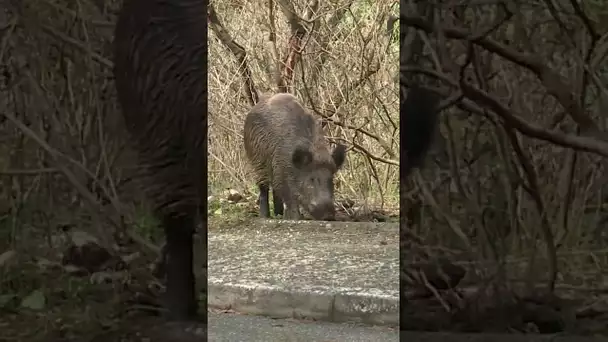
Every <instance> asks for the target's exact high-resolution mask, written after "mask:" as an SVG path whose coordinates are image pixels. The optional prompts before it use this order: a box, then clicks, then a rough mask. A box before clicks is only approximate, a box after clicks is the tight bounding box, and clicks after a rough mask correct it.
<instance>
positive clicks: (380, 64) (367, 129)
mask: <svg viewBox="0 0 608 342" xmlns="http://www.w3.org/2000/svg"><path fill="white" fill-rule="evenodd" d="M269 3H270V4H271V6H272V15H271V14H270V12H271V11H270V8H269V5H268V4H269ZM285 3H291V4H293V6H294V9H295V13H296V14H297V15H298V16H299V17H301V18H307V17H308V18H310V19H309V20H308V22H309V23H310V24H307V25H306V27H308V28H309V31H308V33H307V34H306V35H305V36H304V38H303V44H304V48H303V49H302V51H301V59H300V60H299V61H298V63H297V65H296V67H295V70H294V78H293V83H292V84H291V85H290V87H289V90H290V91H291V92H292V93H294V94H295V95H296V96H298V97H299V98H300V99H301V100H302V102H303V104H304V106H305V107H307V108H308V109H309V110H310V111H312V112H314V113H316V115H318V117H319V118H324V120H325V122H326V123H327V126H326V132H327V135H328V136H329V137H330V139H331V140H334V141H338V140H340V141H342V142H345V143H346V145H347V146H349V147H352V150H350V151H349V152H348V153H349V155H348V159H347V164H346V165H345V167H344V169H343V170H342V171H341V172H340V173H339V176H338V181H337V182H338V183H340V185H339V188H338V191H337V196H338V197H339V196H340V195H341V196H346V197H349V198H352V199H356V200H357V201H358V202H359V203H367V204H371V205H374V206H381V205H383V204H386V205H387V206H390V207H393V208H396V207H397V203H398V202H397V200H398V195H399V190H398V189H399V187H398V185H399V180H398V179H399V178H398V177H399V130H398V125H399V111H398V109H399V108H398V106H399V103H398V100H399V93H398V85H397V79H396V78H397V75H398V49H399V45H398V41H397V39H395V37H396V36H395V34H394V33H392V32H391V34H389V33H387V30H386V22H387V19H388V15H389V14H391V13H392V14H396V11H397V8H398V5H397V4H396V2H395V1H388V0H383V1H353V0H339V1H331V2H325V1H322V2H320V3H317V2H314V1H309V0H299V1H293V2H289V1H270V2H262V3H260V2H255V1H212V3H211V4H212V6H214V8H215V10H216V12H217V15H218V17H219V19H220V21H221V23H222V24H223V25H224V26H225V28H226V30H227V32H228V33H229V34H230V36H231V37H232V38H233V39H234V41H235V42H237V43H238V44H239V45H241V46H242V47H243V48H244V50H245V51H246V53H247V57H246V62H247V66H248V69H249V71H250V73H251V80H252V81H253V83H254V84H255V87H256V89H257V91H258V92H260V93H262V94H263V93H275V92H277V90H278V87H277V76H276V75H277V70H278V69H279V70H280V69H282V66H281V64H280V63H281V62H280V61H282V60H283V58H284V57H285V54H286V51H288V47H289V40H290V37H291V31H290V26H289V24H288V22H287V21H286V19H285V16H284V15H283V12H282V11H281V6H283V5H282V4H285ZM315 4H317V5H318V7H317V8H316V11H315V10H311V7H314V6H315ZM273 32H276V40H275V41H273V40H271V39H270V38H271V37H272V33H273ZM237 60H238V59H237V58H235V56H234V55H233V54H232V53H231V52H230V50H229V49H228V48H227V47H226V45H225V44H223V43H222V41H220V39H218V36H217V34H216V33H215V32H213V30H212V29H210V30H209V78H208V79H209V158H208V160H209V191H210V192H214V191H217V190H220V189H223V188H225V187H234V188H241V189H244V190H249V191H252V192H253V193H256V192H257V189H256V188H255V182H254V179H253V177H252V174H251V168H250V166H249V165H248V163H247V160H246V157H245V154H244V151H243V142H242V129H243V123H244V118H245V115H246V113H247V111H248V110H249V108H250V107H251V104H250V102H249V99H248V96H247V92H246V91H245V90H244V89H243V84H244V77H243V75H242V73H241V71H240V69H239V68H240V67H241V65H240V64H239V63H238V62H237Z"/></svg>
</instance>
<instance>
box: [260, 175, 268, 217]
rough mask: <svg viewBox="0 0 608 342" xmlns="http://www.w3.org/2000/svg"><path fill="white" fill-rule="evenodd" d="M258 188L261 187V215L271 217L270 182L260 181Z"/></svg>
mask: <svg viewBox="0 0 608 342" xmlns="http://www.w3.org/2000/svg"><path fill="white" fill-rule="evenodd" d="M258 188H259V189H260V197H259V199H258V201H259V204H260V217H264V218H268V217H270V204H269V203H268V191H269V190H270V188H269V186H268V184H265V183H259V184H258Z"/></svg>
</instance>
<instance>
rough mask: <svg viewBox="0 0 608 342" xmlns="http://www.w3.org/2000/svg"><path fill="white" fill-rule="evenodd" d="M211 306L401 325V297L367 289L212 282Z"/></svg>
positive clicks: (330, 319)
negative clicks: (285, 286)
mask: <svg viewBox="0 0 608 342" xmlns="http://www.w3.org/2000/svg"><path fill="white" fill-rule="evenodd" d="M207 289H208V292H207V300H208V306H209V307H211V308H215V309H222V310H234V311H237V312H241V313H247V314H254V315H263V316H271V317H274V318H299V319H313V320H319V321H330V322H355V323H364V324H370V325H384V326H395V327H396V326H398V325H399V297H396V296H392V295H387V294H384V293H380V291H377V292H378V293H375V292H376V291H370V290H365V289H345V288H323V287H310V288H305V287H303V288H298V289H287V288H281V287H278V286H269V285H265V284H227V283H222V282H217V281H212V280H210V281H209V282H208V288H207Z"/></svg>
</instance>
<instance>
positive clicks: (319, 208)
mask: <svg viewBox="0 0 608 342" xmlns="http://www.w3.org/2000/svg"><path fill="white" fill-rule="evenodd" d="M308 212H310V215H312V217H313V218H314V219H315V220H320V221H333V220H334V219H335V207H334V201H332V200H331V199H327V200H322V201H312V202H311V203H310V205H309V208H308Z"/></svg>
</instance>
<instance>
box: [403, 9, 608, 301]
mask: <svg viewBox="0 0 608 342" xmlns="http://www.w3.org/2000/svg"><path fill="white" fill-rule="evenodd" d="M591 5H592V4H589V6H591ZM446 6H447V5H446ZM579 6H580V5H577V2H568V3H566V2H559V1H558V2H552V1H547V2H539V3H525V4H524V3H518V5H517V6H514V7H511V6H503V5H501V4H498V3H483V2H481V3H475V4H473V3H472V2H471V3H469V2H462V3H460V4H459V5H455V7H449V8H448V7H444V5H437V6H435V5H432V4H430V3H429V4H427V5H422V4H420V5H418V11H416V10H415V9H410V8H408V9H407V10H406V11H404V14H402V17H401V22H402V24H404V25H406V26H408V27H409V32H408V35H410V38H411V39H409V40H406V41H408V42H410V43H411V44H410V45H407V46H404V49H406V50H415V49H416V46H415V44H416V43H419V44H421V45H423V46H424V49H422V50H423V51H424V53H425V58H423V59H422V60H423V62H419V61H420V59H419V60H417V61H414V60H413V59H412V61H410V62H408V65H407V66H406V68H405V69H407V70H409V72H408V73H407V74H406V75H407V77H406V78H410V79H415V78H416V77H423V78H425V79H426V81H425V82H427V83H433V82H434V83H435V84H438V86H435V89H436V90H437V91H438V92H440V93H442V94H443V95H444V96H445V98H447V100H446V105H447V109H446V110H445V111H444V115H443V122H442V127H441V131H442V134H441V137H440V138H441V139H439V142H438V145H437V147H436V149H435V153H434V157H435V161H436V164H437V165H438V167H429V168H427V169H426V170H425V171H424V172H422V174H421V176H420V177H417V178H416V179H415V181H414V182H413V184H412V185H415V187H414V188H413V191H412V192H411V194H410V202H411V205H410V206H409V208H408V209H406V212H409V215H408V217H407V221H408V223H409V228H410V229H411V231H412V232H415V233H416V234H417V235H419V236H421V237H423V238H424V240H425V241H426V242H428V243H430V244H437V245H441V246H442V247H440V248H436V249H434V250H435V251H436V252H437V253H441V254H446V253H447V254H449V255H451V256H454V255H457V256H456V257H454V258H455V259H460V260H461V261H463V260H467V261H468V262H463V264H466V265H469V266H471V264H470V261H473V262H474V264H473V265H474V266H471V268H473V269H476V271H474V272H473V271H472V272H470V273H469V275H470V276H472V278H473V279H474V278H479V276H480V277H481V278H485V279H488V280H490V283H494V284H496V283H500V284H502V285H508V287H509V288H521V287H519V285H524V284H525V285H528V286H529V287H527V289H531V288H535V287H539V286H540V287H541V288H544V289H549V290H550V291H552V290H554V289H555V288H558V289H571V288H576V289H578V290H580V291H581V292H579V293H578V295H581V296H583V297H585V296H588V295H589V292H585V291H587V290H588V289H589V288H594V289H598V288H601V287H603V286H605V282H604V284H602V281H600V276H599V275H600V274H602V272H604V273H605V268H606V266H607V265H608V253H606V249H605V248H606V246H607V245H608V235H607V232H608V230H607V228H606V223H605V222H606V219H607V218H608V212H607V211H606V208H607V206H606V204H605V203H606V190H607V189H606V187H605V184H606V179H607V178H606V177H607V173H606V159H605V157H606V156H608V144H607V143H606V142H605V130H606V125H605V120H606V118H605V116H606V113H607V111H606V108H608V107H606V101H605V99H606V98H607V96H608V63H607V62H606V58H607V56H606V53H605V51H606V47H607V46H608V43H607V40H606V36H605V34H606V32H608V26H606V25H605V21H604V20H601V18H602V17H603V18H605V16H606V15H605V13H608V12H607V9H608V8H606V7H605V6H604V9H603V11H600V10H598V9H597V8H595V7H594V8H591V7H585V8H580V7H579ZM593 6H600V5H598V4H594V5H593ZM424 13H427V14H424ZM601 13H604V14H601ZM600 14H601V15H600ZM437 23H440V24H441V25H437ZM413 28H416V29H417V30H414V29H413ZM602 36H603V37H602ZM422 203H424V205H423V204H422ZM431 249H433V248H431ZM446 249H447V251H446ZM427 251H428V250H427ZM406 254H407V255H408V256H409V257H413V256H414V255H415V254H416V253H406ZM488 260H489V261H491V262H490V263H488V262H487V261H488ZM481 261H484V262H483V263H482V262H481ZM475 265H476V266H475ZM475 273H476V275H475ZM495 298H496V299H497V300H498V297H495ZM486 304H487V303H486Z"/></svg>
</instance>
